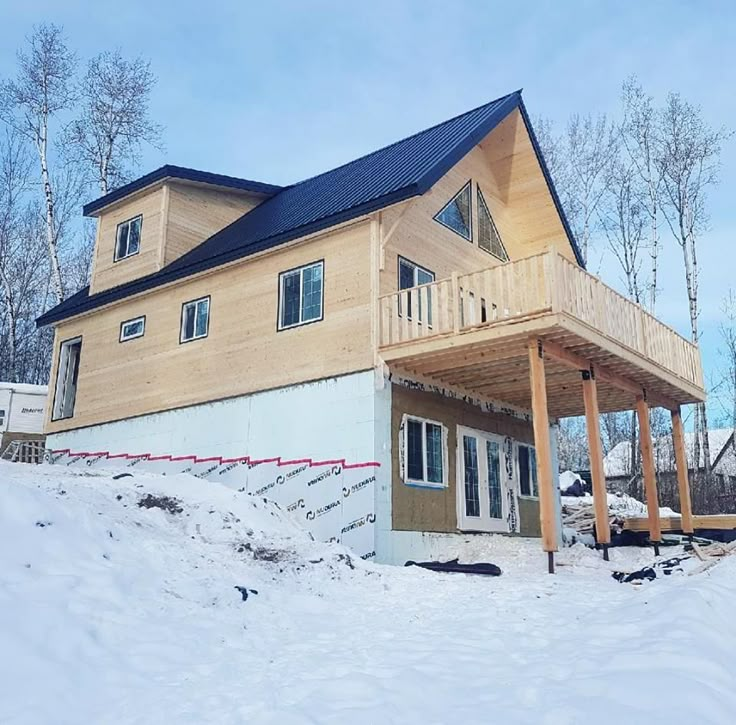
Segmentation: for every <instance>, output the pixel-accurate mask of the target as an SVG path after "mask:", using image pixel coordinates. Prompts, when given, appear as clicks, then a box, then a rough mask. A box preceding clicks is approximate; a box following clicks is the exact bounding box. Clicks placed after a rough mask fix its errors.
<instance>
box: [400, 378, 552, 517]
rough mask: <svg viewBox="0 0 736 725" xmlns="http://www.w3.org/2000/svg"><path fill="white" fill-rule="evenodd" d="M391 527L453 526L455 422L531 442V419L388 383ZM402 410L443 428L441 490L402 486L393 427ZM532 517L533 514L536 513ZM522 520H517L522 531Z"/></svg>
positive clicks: (455, 490)
mask: <svg viewBox="0 0 736 725" xmlns="http://www.w3.org/2000/svg"><path fill="white" fill-rule="evenodd" d="M391 396H392V409H391V477H392V484H393V485H392V487H391V490H392V503H391V505H392V527H393V528H394V529H396V530H402V531H438V532H455V531H457V530H458V529H457V503H456V501H457V485H456V484H457V470H456V469H457V467H456V451H457V426H458V425H462V426H467V427H468V428H475V429H477V430H482V431H486V432H488V433H497V434H498V435H503V436H511V437H512V438H514V439H515V440H517V441H520V442H522V443H529V444H532V445H533V444H534V432H533V430H532V424H531V422H526V421H524V420H521V419H519V418H514V417H511V416H508V415H502V414H500V413H486V412H484V411H483V410H481V409H480V408H479V407H478V406H476V405H472V404H470V403H465V402H463V401H461V400H453V399H452V398H448V397H445V396H443V395H439V394H436V393H427V392H423V391H420V390H412V389H409V388H405V387H403V386H401V385H394V386H393V387H392V390H391ZM405 414H409V415H415V416H418V417H420V418H428V419H430V420H435V421H438V422H440V423H442V424H443V425H444V426H445V427H446V428H447V444H448V445H447V450H448V456H447V457H448V461H447V468H448V482H449V486H448V487H447V488H443V489H434V488H417V487H415V486H407V485H406V484H405V483H404V482H403V481H402V480H401V471H400V466H399V429H400V427H401V419H402V416H403V415H405ZM536 515H537V518H538V516H539V514H538V512H537V514H536ZM523 529H524V522H523V521H522V531H523Z"/></svg>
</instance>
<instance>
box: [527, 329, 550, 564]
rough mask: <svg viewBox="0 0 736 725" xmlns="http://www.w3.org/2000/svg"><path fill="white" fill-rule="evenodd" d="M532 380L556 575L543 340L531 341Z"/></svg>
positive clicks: (540, 476)
mask: <svg viewBox="0 0 736 725" xmlns="http://www.w3.org/2000/svg"><path fill="white" fill-rule="evenodd" d="M529 378H530V383H531V388H532V421H533V424H534V447H535V448H536V452H537V484H538V487H539V520H540V523H541V527H542V546H543V548H544V550H545V551H546V552H547V553H548V560H549V571H550V573H551V574H552V573H554V553H553V552H555V551H557V517H556V515H555V498H554V496H555V492H554V476H553V472H552V449H551V446H550V440H549V414H548V412H547V385H546V380H545V375H544V349H543V347H542V342H541V340H530V341H529Z"/></svg>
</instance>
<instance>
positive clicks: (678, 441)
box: [671, 406, 694, 536]
mask: <svg viewBox="0 0 736 725" xmlns="http://www.w3.org/2000/svg"><path fill="white" fill-rule="evenodd" d="M671 413H672V442H673V444H674V449H675V467H676V469H677V487H678V489H679V491H680V515H681V522H682V533H683V534H690V535H691V536H692V534H693V531H694V527H693V507H692V502H691V501H690V481H689V479H688V470H687V456H686V455H685V433H684V431H683V427H682V414H681V412H680V407H679V406H678V407H677V408H676V409H675V410H672V411H671Z"/></svg>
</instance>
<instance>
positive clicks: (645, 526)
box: [624, 514, 736, 533]
mask: <svg viewBox="0 0 736 725" xmlns="http://www.w3.org/2000/svg"><path fill="white" fill-rule="evenodd" d="M661 526H662V531H682V532H683V533H686V532H685V524H684V522H683V520H682V517H681V516H664V517H663V518H662V520H661ZM624 529H626V530H627V531H648V530H649V519H648V518H647V517H646V516H627V517H626V518H625V519H624ZM693 529H694V530H695V531H699V530H702V529H718V530H721V531H732V530H733V529H736V514H713V515H708V516H693Z"/></svg>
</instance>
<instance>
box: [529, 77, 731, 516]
mask: <svg viewBox="0 0 736 725" xmlns="http://www.w3.org/2000/svg"><path fill="white" fill-rule="evenodd" d="M537 126H538V131H539V133H538V136H539V141H540V145H541V146H542V148H543V150H544V153H545V158H546V160H547V162H548V165H549V166H550V173H551V174H552V177H553V178H554V180H555V183H556V186H557V188H558V191H559V193H560V197H561V200H562V204H563V207H564V209H565V211H566V214H567V216H568V221H569V222H570V225H571V227H572V229H573V232H574V234H575V236H576V239H577V240H578V243H579V246H580V250H581V253H582V256H583V258H584V259H585V261H586V262H587V263H588V264H589V265H590V262H591V260H593V259H594V258H597V259H601V258H604V257H605V258H607V259H609V260H615V261H614V266H615V268H616V271H617V273H618V276H619V278H620V281H621V283H622V285H623V289H624V291H625V293H626V294H627V296H628V297H630V298H631V299H632V300H633V301H634V302H636V303H638V304H640V305H642V306H643V307H644V308H646V309H647V310H648V311H649V312H651V313H653V314H654V313H656V310H657V302H658V298H659V293H660V291H661V281H662V280H661V277H660V264H661V259H662V255H663V254H667V253H676V254H677V255H678V256H679V258H680V259H681V269H682V277H681V290H682V294H683V295H684V297H685V299H686V301H687V309H688V313H689V327H690V338H691V340H692V341H693V342H695V343H698V342H699V341H700V336H701V330H700V314H701V305H700V298H699V291H700V282H701V279H700V267H699V265H698V259H699V251H700V249H701V245H702V244H703V243H704V240H705V239H706V238H707V237H706V232H707V231H708V230H709V215H708V192H709V191H710V189H711V188H712V187H713V186H714V185H715V184H717V183H718V174H719V169H720V163H721V148H722V145H723V143H724V141H726V140H727V139H728V138H729V136H730V135H731V134H730V132H729V131H728V130H727V129H725V128H713V127H712V126H711V125H709V124H708V123H707V122H706V120H705V119H704V117H703V114H702V111H701V110H700V109H699V108H698V107H697V106H695V105H694V104H692V103H690V102H688V101H687V100H686V99H685V98H683V96H682V95H681V94H679V93H676V92H670V93H668V94H667V95H666V97H665V98H664V99H662V101H661V102H659V103H658V102H657V101H656V100H655V99H654V98H653V97H652V96H651V95H650V94H648V93H647V92H646V91H645V90H644V88H643V87H642V85H641V84H640V83H639V82H638V80H637V79H636V78H634V77H632V78H629V79H627V80H626V81H625V82H624V83H623V84H622V87H621V99H620V111H619V112H618V114H617V115H616V116H615V117H613V118H611V117H608V116H606V115H597V116H595V115H593V114H587V115H580V114H573V115H572V116H571V117H570V118H569V120H568V122H567V124H566V126H565V128H564V129H563V130H562V131H560V132H557V130H556V129H555V128H554V126H553V124H552V123H550V122H549V121H548V120H545V119H540V120H539V121H538V123H537ZM721 336H722V341H723V352H724V357H725V359H726V365H725V368H726V369H725V370H724V371H723V374H722V375H720V376H719V377H720V378H721V380H718V381H717V383H716V384H717V385H719V386H721V385H725V386H727V389H728V390H729V394H730V395H731V396H732V400H733V403H732V405H731V406H730V408H731V413H732V415H731V417H730V421H729V424H730V425H731V426H733V425H734V424H736V296H735V295H734V293H733V292H729V294H728V296H727V298H726V300H725V301H724V324H723V325H722V329H721ZM691 416H692V428H693V430H694V433H695V435H694V443H693V451H692V455H693V460H695V461H702V469H703V471H702V476H701V477H700V478H701V479H702V480H699V481H696V482H695V486H694V490H693V499H694V505H695V506H696V509H699V510H701V511H703V512H704V511H705V510H713V509H718V508H719V506H720V504H721V501H720V500H715V498H714V497H715V496H716V494H715V492H714V489H713V486H712V472H711V450H710V440H709V435H708V427H709V420H708V410H707V408H706V405H705V404H699V405H695V406H693V410H692V412H691ZM652 428H653V435H654V436H655V437H664V436H666V435H669V433H670V422H669V416H668V415H666V414H665V411H662V410H654V411H652ZM602 431H603V436H604V443H605V448H606V450H607V451H609V450H611V449H612V448H613V447H614V446H616V445H617V444H618V443H621V442H622V441H629V442H630V444H631V445H630V448H629V451H630V460H629V462H628V464H629V472H630V476H631V478H630V484H631V486H630V490H629V491H628V492H629V493H632V494H633V495H637V496H638V497H639V498H641V496H642V482H641V459H640V454H639V447H638V445H637V422H636V414H635V413H634V412H630V413H610V414H606V415H604V416H603V420H602ZM560 457H561V463H562V465H563V466H564V467H565V468H571V469H586V468H588V453H587V443H586V439H585V426H584V422H583V421H582V420H580V419H570V420H567V421H563V423H562V425H561V432H560ZM663 493H664V494H665V495H664V496H663V498H664V499H665V500H663V504H664V505H670V504H672V505H674V506H676V505H677V498H676V495H677V492H676V489H675V488H674V487H672V490H671V491H669V489H668V490H667V491H664V492H663ZM734 493H736V492H734ZM734 500H735V501H736V498H735V499H734Z"/></svg>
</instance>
